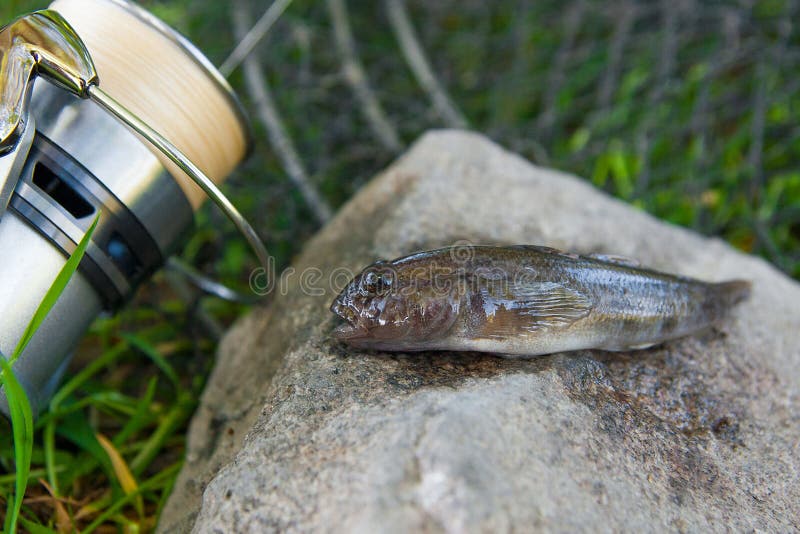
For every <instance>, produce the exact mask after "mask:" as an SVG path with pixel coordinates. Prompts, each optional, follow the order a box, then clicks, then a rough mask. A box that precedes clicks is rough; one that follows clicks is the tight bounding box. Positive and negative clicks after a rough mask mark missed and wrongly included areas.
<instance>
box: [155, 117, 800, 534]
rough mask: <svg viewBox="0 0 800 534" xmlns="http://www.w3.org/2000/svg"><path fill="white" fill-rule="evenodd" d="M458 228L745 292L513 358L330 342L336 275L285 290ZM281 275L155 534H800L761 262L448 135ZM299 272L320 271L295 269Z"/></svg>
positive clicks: (779, 339)
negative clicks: (705, 309) (718, 316)
mask: <svg viewBox="0 0 800 534" xmlns="http://www.w3.org/2000/svg"><path fill="white" fill-rule="evenodd" d="M465 239H466V240H469V241H471V242H473V243H481V244H519V243H535V244H546V245H549V246H553V247H557V248H561V249H566V250H572V251H576V252H581V253H591V252H607V253H614V254H621V255H626V256H630V257H635V258H637V259H639V260H641V261H642V263H643V264H644V265H648V266H652V267H655V268H659V269H662V270H666V271H670V272H677V273H683V274H686V275H690V276H696V277H700V278H704V279H708V280H722V279H727V278H747V279H750V280H752V281H753V283H754V293H753V296H752V298H751V299H750V300H749V301H748V302H747V303H746V304H744V305H742V306H741V307H739V308H738V309H737V311H736V313H735V314H734V316H733V317H732V318H731V319H730V320H729V321H727V322H725V323H724V324H723V325H720V327H718V328H715V329H713V330H711V331H709V332H707V333H705V334H703V335H700V336H695V337H691V338H687V339H683V340H679V341H677V342H672V343H669V344H665V345H662V346H659V347H655V348H652V349H649V350H645V351H640V352H629V353H603V352H599V351H582V352H577V353H569V354H557V355H552V356H546V357H539V358H537V359H533V360H529V361H520V360H505V359H501V358H497V357H492V356H487V355H477V354H469V353H423V354H386V353H357V352H353V351H348V350H347V349H345V348H344V347H342V346H340V345H337V344H336V343H334V342H333V341H332V340H331V339H330V337H329V334H330V331H331V330H332V329H333V327H334V326H335V323H336V321H335V320H334V317H333V315H332V314H331V313H330V312H329V311H328V309H327V308H328V305H329V303H330V301H331V299H332V297H333V291H334V290H333V289H330V288H327V289H326V293H325V294H324V295H321V296H320V295H315V294H311V293H314V292H313V291H308V290H305V291H304V290H302V288H301V286H302V285H305V286H309V285H311V286H313V287H314V288H318V287H319V288H321V287H325V286H327V279H328V277H329V275H330V274H331V273H332V272H334V270H335V269H336V268H345V269H349V270H351V271H357V270H359V269H360V268H361V267H363V266H364V265H366V264H368V263H370V262H372V261H373V260H374V259H376V258H379V257H384V258H393V257H396V256H399V255H402V254H406V253H409V252H412V251H415V250H419V249H426V248H433V247H437V246H442V245H448V244H452V243H454V242H457V241H459V240H465ZM294 268H295V274H294V276H293V277H291V278H289V281H288V285H287V287H288V291H279V290H278V291H276V295H275V297H274V299H273V300H272V302H271V304H270V305H269V306H268V307H266V308H263V309H257V310H255V311H253V312H252V313H251V314H250V315H249V316H247V317H245V318H244V319H242V320H241V321H240V322H239V323H238V324H237V326H236V327H235V328H234V329H233V330H232V331H231V332H230V333H229V334H228V336H227V338H226V340H225V342H224V343H223V345H222V347H221V349H220V352H219V359H218V363H217V367H216V370H215V371H214V374H213V376H212V378H211V380H210V383H209V385H208V388H207V390H206V392H205V394H204V396H203V399H202V405H201V407H200V409H199V411H198V413H197V415H196V416H195V419H194V421H193V423H192V426H191V431H190V442H189V452H188V458H187V464H186V466H185V467H184V470H183V472H182V473H181V476H180V478H179V480H178V483H177V484H176V487H175V492H174V494H173V495H172V497H171V499H170V501H169V504H168V506H167V507H166V509H165V512H164V514H163V516H162V522H161V530H162V531H165V532H173V531H187V530H191V529H192V528H193V529H194V530H195V531H197V532H265V531H272V530H281V531H283V530H289V531H307V530H316V531H331V530H337V531H348V532H349V531H356V532H359V531H361V532H373V531H378V530H380V531H389V532H394V531H397V532H402V531H410V530H413V531H418V530H421V531H456V532H458V531H508V530H512V529H513V530H530V529H533V528H536V529H546V530H557V531H575V530H647V531H652V530H662V529H666V530H677V531H685V530H695V531H696V530H725V529H732V530H735V531H742V530H753V529H758V530H768V531H788V530H795V529H798V528H800V519H798V518H800V478H799V477H800V475H799V473H800V449H799V447H800V408H798V383H799V382H800V380H798V377H800V286H798V284H796V283H795V282H793V281H792V280H790V279H788V278H787V277H785V276H784V275H782V274H780V273H779V272H777V271H776V270H775V269H774V268H772V267H771V266H769V265H768V264H767V263H765V262H764V261H762V260H760V259H757V258H754V257H751V256H747V255H744V254H741V253H739V252H736V251H734V250H732V249H731V248H730V247H728V246H726V245H725V244H723V243H722V242H720V241H718V240H710V239H705V238H702V237H700V236H697V235H695V234H693V233H691V232H689V231H686V230H684V229H681V228H676V227H674V226H670V225H668V224H665V223H662V222H659V221H657V220H655V219H653V218H652V217H650V216H648V215H646V214H644V213H641V212H640V211H637V210H636V209H634V208H632V207H630V206H627V205H625V204H623V203H621V202H619V201H616V200H614V199H612V198H610V197H608V196H607V195H605V194H603V193H601V192H598V191H597V190H595V189H593V188H592V187H591V186H589V185H587V184H586V183H585V182H584V181H581V180H579V179H576V178H574V177H571V176H568V175H564V174H562V173H558V172H554V171H552V170H547V169H542V168H538V167H536V166H534V165H531V164H530V163H528V162H526V161H524V160H523V159H521V158H519V157H517V156H515V155H513V154H510V153H508V152H506V151H504V150H503V149H501V148H499V147H498V146H496V145H494V144H492V143H491V142H489V141H487V140H486V139H485V138H482V137H480V136H478V135H475V134H471V133H465V132H454V131H444V132H434V133H430V134H428V135H426V136H425V137H423V138H422V140H420V141H419V142H418V143H417V144H416V145H415V146H414V147H413V148H412V149H411V150H410V151H409V153H408V154H407V155H406V156H404V157H403V158H401V159H400V160H399V161H398V162H397V163H396V164H394V165H393V166H392V167H391V168H390V169H388V170H387V171H386V172H385V173H383V174H382V175H381V176H379V177H377V178H376V179H375V180H374V181H373V182H372V183H371V184H369V185H368V186H367V187H365V188H364V189H363V190H362V191H361V192H360V193H359V194H358V195H357V196H356V197H355V198H354V199H353V200H352V201H350V203H349V204H347V205H346V206H345V207H344V208H343V209H342V211H341V212H340V213H339V215H338V216H337V217H336V219H335V220H334V221H333V222H332V223H331V224H330V225H329V226H328V227H326V228H325V229H324V230H323V231H321V232H320V233H319V235H318V236H317V237H316V238H314V239H313V240H312V241H311V242H310V243H309V244H308V246H307V247H306V249H305V252H304V254H302V255H301V257H299V258H298V259H297V261H296V263H295V266H294ZM308 268H317V269H320V270H321V272H322V273H323V280H320V281H318V282H316V283H314V282H312V283H310V284H309V283H308V280H306V283H305V284H301V283H300V277H299V274H300V273H302V272H304V270H306V269H308ZM306 272H308V271H306ZM278 289H280V288H278Z"/></svg>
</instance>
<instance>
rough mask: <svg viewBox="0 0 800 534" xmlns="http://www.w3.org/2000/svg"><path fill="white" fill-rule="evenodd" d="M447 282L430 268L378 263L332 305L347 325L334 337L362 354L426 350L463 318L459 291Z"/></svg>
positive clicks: (339, 327)
mask: <svg viewBox="0 0 800 534" xmlns="http://www.w3.org/2000/svg"><path fill="white" fill-rule="evenodd" d="M444 278H448V277H446V276H443V275H442V273H441V272H439V273H437V272H434V271H431V269H430V268H429V267H427V266H420V265H413V264H412V265H409V264H405V263H403V262H386V261H379V262H376V263H373V264H372V265H370V266H369V267H367V268H365V269H364V270H363V271H361V273H359V274H358V275H356V276H355V277H354V278H353V279H352V280H351V281H350V283H349V284H348V285H347V286H346V287H345V288H344V290H342V292H341V293H340V294H339V295H338V296H337V297H336V299H335V300H334V301H333V303H332V304H331V307H330V309H331V311H332V312H333V313H335V314H336V315H338V316H339V317H340V318H341V319H343V320H344V321H345V322H344V323H343V324H341V325H340V326H338V327H337V328H336V329H335V330H334V331H333V336H334V337H335V338H336V339H338V340H340V341H343V342H345V343H348V344H350V345H353V346H356V347H360V348H373V349H385V350H422V349H424V348H426V345H425V344H426V342H429V341H430V340H431V339H432V338H435V337H437V336H441V335H443V334H444V333H445V332H446V331H447V330H448V329H449V328H450V327H451V326H452V325H453V323H454V322H455V319H456V316H457V315H458V310H459V303H460V298H459V295H458V290H457V289H456V288H455V287H454V284H452V283H450V284H448V283H447V281H446V280H444ZM450 278H452V277H450Z"/></svg>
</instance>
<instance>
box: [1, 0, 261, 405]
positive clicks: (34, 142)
mask: <svg viewBox="0 0 800 534" xmlns="http://www.w3.org/2000/svg"><path fill="white" fill-rule="evenodd" d="M250 144H251V139H250V130H249V126H248V122H247V119H246V116H245V114H244V113H243V112H242V109H241V107H240V105H239V103H238V101H237V99H236V97H235V95H234V94H233V91H232V90H231V88H230V86H229V85H228V84H227V82H226V81H225V80H224V78H222V76H221V75H220V74H219V73H218V72H217V71H216V70H215V69H214V67H213V66H212V65H211V63H210V62H209V61H208V60H207V59H206V58H205V57H204V56H203V55H202V54H201V53H200V52H199V51H198V50H197V49H196V48H195V47H194V46H193V45H192V44H191V43H189V42H188V41H187V40H186V39H184V38H183V37H182V36H180V35H179V34H178V33H177V32H175V31H174V30H172V29H171V28H169V27H168V26H167V25H165V24H164V23H163V22H161V21H160V20H158V19H156V18H155V17H154V16H152V15H151V14H150V13H148V12H146V11H144V10H143V9H140V8H138V7H136V6H134V5H132V4H130V3H128V2H126V1H125V0H57V1H55V2H54V3H53V4H51V5H50V7H49V8H48V9H47V10H44V11H38V12H35V13H32V14H29V15H26V16H23V17H21V18H19V19H17V20H16V21H14V22H11V23H10V24H8V25H6V26H5V27H3V28H2V29H1V30H0V353H2V354H3V355H5V356H6V357H8V356H9V355H10V354H11V353H12V351H13V350H14V348H15V347H16V345H17V343H18V341H19V340H20V338H21V337H22V336H23V333H24V332H25V329H26V327H27V325H28V323H29V322H30V320H31V318H32V317H33V315H34V313H35V311H36V309H37V308H38V306H39V304H40V302H41V301H42V298H43V297H44V296H45V294H46V293H47V291H48V289H49V288H50V286H51V285H52V283H53V281H54V280H55V278H56V276H57V275H58V273H59V272H60V271H61V269H62V268H63V266H64V265H65V263H66V261H67V259H68V258H69V256H70V255H71V254H72V253H73V252H74V251H75V250H76V248H77V246H78V244H79V243H80V242H81V240H82V239H83V237H84V236H85V235H86V233H87V231H88V230H89V229H90V227H91V226H92V224H93V223H94V222H95V221H97V222H96V227H95V229H94V231H93V233H92V235H91V241H90V242H89V245H88V247H87V248H86V252H85V255H84V257H83V259H82V261H81V263H80V265H79V267H78V270H77V272H76V273H75V275H74V276H73V277H72V279H71V280H70V282H69V284H68V285H67V286H66V288H65V289H64V291H63V293H62V294H61V296H60V298H59V299H58V301H57V302H56V303H55V305H54V306H53V308H52V310H51V311H50V313H49V314H48V316H47V317H46V319H45V320H44V322H43V323H42V324H41V326H40V328H39V330H38V332H37V333H36V335H35V336H34V338H33V339H32V340H31V341H30V343H29V344H28V346H27V348H26V349H25V350H24V352H23V353H22V354H21V356H20V357H19V358H18V359H17V360H16V362H15V363H14V366H13V369H14V372H15V375H16V377H17V379H18V380H19V382H20V383H21V385H22V386H23V388H24V389H25V391H26V392H27V394H28V397H29V400H30V402H31V406H32V408H33V410H34V412H35V413H36V412H38V411H40V410H41V409H42V408H43V407H45V406H46V405H47V402H48V400H49V398H50V396H51V395H52V393H53V392H54V390H55V388H56V386H57V385H58V382H59V380H60V378H61V376H62V374H63V372H64V370H65V368H66V366H67V365H68V363H69V360H70V357H71V354H72V352H73V350H74V348H75V346H76V344H77V342H78V341H79V339H80V338H81V337H82V336H83V334H84V333H85V332H86V330H87V329H88V327H89V325H90V324H91V323H92V321H93V320H94V319H95V318H96V317H97V316H98V315H99V314H100V313H102V312H104V311H107V312H113V311H114V310H116V309H118V308H119V307H120V306H121V305H122V304H123V303H124V302H125V301H126V300H127V299H129V298H130V296H131V295H132V294H133V292H134V291H135V289H136V288H137V287H138V286H139V285H141V284H142V282H144V281H145V280H147V279H148V278H149V277H150V276H151V275H152V274H153V273H154V272H155V271H156V270H157V269H159V268H160V267H161V266H162V265H163V264H164V263H165V261H166V259H167V258H169V256H170V255H171V254H172V253H173V252H175V251H176V250H177V249H178V248H179V247H180V245H181V244H182V243H183V241H184V240H185V238H186V237H187V235H188V234H189V233H190V232H191V229H192V226H193V221H194V213H195V212H196V210H197V209H198V208H199V206H200V205H201V204H202V202H203V200H204V199H205V198H206V197H210V198H211V199H212V200H214V202H215V203H216V204H217V205H219V207H220V208H221V209H223V211H224V212H225V213H226V214H227V215H228V217H229V218H230V219H231V221H232V222H233V223H234V224H235V225H236V226H237V228H238V229H239V230H240V231H241V232H242V233H243V235H244V236H245V238H246V239H247V241H248V242H249V243H250V245H251V246H252V248H253V250H254V251H255V254H256V255H257V257H258V258H259V260H260V262H261V264H262V265H263V266H266V265H267V253H266V251H265V250H264V247H263V244H262V243H261V241H260V240H259V239H258V237H257V235H256V233H255V231H254V230H253V229H252V227H251V226H250V225H249V224H248V223H247V221H246V220H245V219H244V218H242V217H241V215H240V214H239V213H238V211H237V210H236V208H235V207H234V206H233V205H232V204H231V203H230V201H228V199H227V198H225V196H224V195H223V194H222V193H221V192H220V190H219V188H218V186H219V184H220V183H221V182H222V181H223V180H224V179H225V178H226V176H227V175H228V174H229V173H230V172H231V171H232V170H233V168H234V167H235V166H236V165H237V164H238V163H240V161H241V160H242V159H243V158H244V157H245V156H246V154H247V152H248V150H249V146H250ZM0 410H1V411H3V412H5V413H6V414H7V413H8V405H7V403H6V399H5V395H4V394H2V392H0Z"/></svg>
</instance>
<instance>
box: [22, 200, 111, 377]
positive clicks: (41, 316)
mask: <svg viewBox="0 0 800 534" xmlns="http://www.w3.org/2000/svg"><path fill="white" fill-rule="evenodd" d="M99 220H100V215H97V216H96V217H95V218H94V221H92V224H91V225H90V226H89V229H88V230H87V231H86V233H85V234H84V235H83V238H82V239H81V242H80V243H78V247H77V248H76V249H75V252H73V253H72V255H71V256H70V257H69V259H68V260H67V263H65V264H64V266H63V267H62V268H61V271H60V272H59V273H58V276H56V279H55V280H54V281H53V285H51V286H50V289H48V290H47V293H46V294H45V296H44V298H43V299H42V302H41V303H40V304H39V307H38V308H37V309H36V313H34V314H33V318H32V319H31V321H30V323H28V327H27V328H26V329H25V332H24V333H23V334H22V337H21V338H20V340H19V342H18V343H17V347H16V348H15V349H14V352H13V354H12V355H11V360H10V361H9V363H11V364H13V363H14V362H15V361H16V360H17V358H19V357H20V355H21V354H22V352H23V351H24V350H25V347H27V346H28V343H30V341H31V339H33V335H34V334H35V333H36V331H37V330H38V329H39V327H40V326H42V323H43V322H44V320H45V318H46V317H47V314H48V313H50V310H51V309H52V308H53V306H54V305H55V303H56V301H57V300H58V297H60V296H61V293H62V292H63V291H64V288H66V287H67V284H68V283H69V281H70V279H71V278H72V275H73V274H75V271H76V270H77V269H78V265H79V264H80V263H81V260H82V259H83V255H84V253H85V252H86V248H87V247H88V246H89V242H90V241H91V239H92V234H93V233H94V229H95V228H96V227H97V222H98V221H99Z"/></svg>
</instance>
